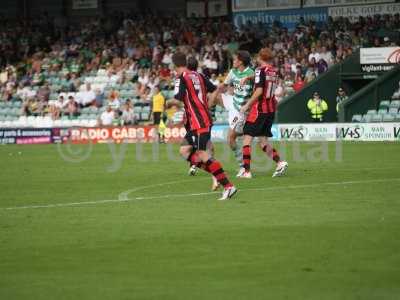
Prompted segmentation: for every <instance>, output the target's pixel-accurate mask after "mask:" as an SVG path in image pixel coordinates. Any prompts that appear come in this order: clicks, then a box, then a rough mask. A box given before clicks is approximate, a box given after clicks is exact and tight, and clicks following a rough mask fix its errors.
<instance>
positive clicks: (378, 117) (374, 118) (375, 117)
mask: <svg viewBox="0 0 400 300" xmlns="http://www.w3.org/2000/svg"><path fill="white" fill-rule="evenodd" d="M382 120H383V115H380V114H376V115H372V117H371V122H373V123H379V122H382Z"/></svg>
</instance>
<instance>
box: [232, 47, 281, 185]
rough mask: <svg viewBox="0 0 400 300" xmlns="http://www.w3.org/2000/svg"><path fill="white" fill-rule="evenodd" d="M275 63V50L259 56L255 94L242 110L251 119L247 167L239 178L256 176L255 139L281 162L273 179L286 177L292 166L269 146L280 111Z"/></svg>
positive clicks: (246, 140)
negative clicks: (252, 169) (252, 167)
mask: <svg viewBox="0 0 400 300" xmlns="http://www.w3.org/2000/svg"><path fill="white" fill-rule="evenodd" d="M271 60H272V52H271V50H270V49H268V48H263V49H261V50H260V52H259V53H258V57H257V62H258V64H259V67H258V68H257V69H256V72H255V91H254V93H253V95H252V97H251V98H250V99H249V101H247V103H246V104H245V105H244V106H243V107H242V109H241V112H243V113H247V112H248V117H247V120H246V124H245V125H244V128H243V134H244V136H243V164H242V166H243V167H242V168H241V170H240V171H239V174H238V175H237V177H239V178H251V177H252V175H251V172H250V162H251V143H252V141H253V138H255V137H258V139H259V145H260V146H261V149H262V150H263V151H264V152H265V153H266V154H267V156H268V157H270V158H272V159H273V160H274V161H275V162H276V163H277V167H276V170H275V172H274V174H273V175H272V177H276V176H282V175H284V174H285V172H286V170H287V167H288V163H287V162H286V161H283V160H281V159H280V156H279V153H278V151H276V150H275V149H274V148H272V146H271V145H270V144H269V143H268V138H269V137H272V132H271V127H272V123H273V121H274V117H275V111H276V108H277V101H276V99H275V95H274V92H275V87H276V84H277V80H278V74H277V70H276V68H275V67H273V66H272V65H271V64H270V63H269V62H270V61H271Z"/></svg>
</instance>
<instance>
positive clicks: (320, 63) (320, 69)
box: [317, 57, 328, 75]
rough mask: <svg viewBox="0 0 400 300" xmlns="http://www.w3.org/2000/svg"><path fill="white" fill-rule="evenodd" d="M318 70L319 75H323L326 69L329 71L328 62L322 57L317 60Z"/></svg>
mask: <svg viewBox="0 0 400 300" xmlns="http://www.w3.org/2000/svg"><path fill="white" fill-rule="evenodd" d="M317 70H318V75H321V74H323V73H325V72H326V71H328V64H327V62H326V61H325V60H324V59H323V58H322V57H321V58H320V59H319V61H318V62H317Z"/></svg>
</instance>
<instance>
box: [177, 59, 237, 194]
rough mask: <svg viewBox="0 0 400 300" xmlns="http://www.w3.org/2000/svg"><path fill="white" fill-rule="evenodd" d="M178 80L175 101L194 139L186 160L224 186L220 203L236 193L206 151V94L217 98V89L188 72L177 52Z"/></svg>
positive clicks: (208, 117)
mask: <svg viewBox="0 0 400 300" xmlns="http://www.w3.org/2000/svg"><path fill="white" fill-rule="evenodd" d="M172 62H173V63H174V65H175V70H176V73H177V79H176V82H175V99H177V100H180V101H182V102H183V104H184V107H185V114H186V118H187V125H188V127H189V128H188V129H189V130H190V132H191V136H192V137H193V145H194V146H195V147H194V150H195V151H193V152H192V153H191V154H190V155H189V157H188V158H187V159H188V160H189V161H190V162H191V164H192V165H196V166H198V167H199V168H201V169H203V170H205V171H206V172H208V173H210V174H212V175H213V176H214V177H215V178H216V179H217V180H218V182H219V183H220V184H221V185H222V186H223V187H224V191H223V193H222V197H221V198H220V199H219V200H227V199H229V198H231V197H232V196H233V195H235V194H236V192H237V190H236V188H235V187H234V186H233V185H232V183H231V182H230V181H229V179H228V178H227V176H226V175H225V172H224V170H223V169H222V166H221V164H220V163H219V162H218V161H217V160H215V159H213V158H211V156H210V155H209V154H208V152H207V144H208V142H209V141H210V139H211V127H212V119H211V115H210V112H209V109H208V98H207V95H208V94H209V93H213V97H215V96H216V87H215V86H214V85H213V84H212V83H211V82H210V80H208V79H207V78H206V77H205V76H204V75H202V74H199V73H197V72H195V71H190V70H189V69H188V68H187V67H186V65H187V61H186V56H185V55H184V54H183V53H180V52H177V53H175V54H174V55H173V56H172Z"/></svg>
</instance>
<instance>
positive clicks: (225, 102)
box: [218, 51, 254, 162]
mask: <svg viewBox="0 0 400 300" xmlns="http://www.w3.org/2000/svg"><path fill="white" fill-rule="evenodd" d="M250 62H251V56H250V53H249V52H247V51H238V52H236V54H234V56H233V68H232V69H231V70H230V71H229V73H228V76H227V77H226V79H225V81H224V83H223V85H222V86H221V87H220V91H221V92H222V93H221V94H220V97H218V100H219V103H218V104H219V105H222V106H223V107H225V109H226V110H227V111H228V113H229V133H228V144H229V147H230V148H231V149H232V151H233V153H234V155H235V158H236V160H237V161H238V162H241V161H242V153H241V149H240V147H238V146H237V142H236V139H237V137H239V136H241V135H242V134H243V126H244V123H245V121H246V117H245V115H243V114H242V113H241V112H240V109H241V107H242V106H243V105H244V104H245V103H246V102H247V100H248V99H249V98H250V97H251V95H252V93H253V86H254V70H253V69H252V68H251V67H250ZM228 87H233V95H232V94H231V93H227V92H226V91H227V88H228Z"/></svg>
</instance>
